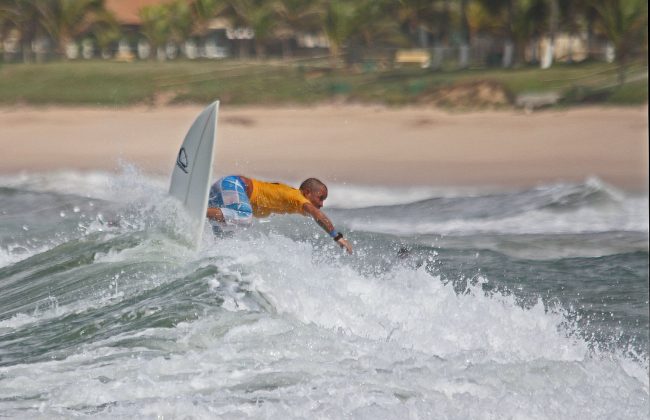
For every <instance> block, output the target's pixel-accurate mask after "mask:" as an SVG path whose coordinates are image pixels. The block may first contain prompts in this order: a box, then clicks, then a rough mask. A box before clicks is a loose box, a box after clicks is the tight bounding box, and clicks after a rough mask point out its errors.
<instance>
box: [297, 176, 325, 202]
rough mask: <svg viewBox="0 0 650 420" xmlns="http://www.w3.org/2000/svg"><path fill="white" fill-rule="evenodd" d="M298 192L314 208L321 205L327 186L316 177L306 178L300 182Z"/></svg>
mask: <svg viewBox="0 0 650 420" xmlns="http://www.w3.org/2000/svg"><path fill="white" fill-rule="evenodd" d="M300 192H301V193H302V195H304V196H305V198H307V200H309V201H310V202H311V203H312V204H313V205H314V206H316V208H318V209H319V208H321V207H323V201H325V199H326V198H327V186H326V185H325V184H323V183H322V182H321V181H319V180H317V179H316V178H308V179H306V180H304V181H303V182H302V184H300Z"/></svg>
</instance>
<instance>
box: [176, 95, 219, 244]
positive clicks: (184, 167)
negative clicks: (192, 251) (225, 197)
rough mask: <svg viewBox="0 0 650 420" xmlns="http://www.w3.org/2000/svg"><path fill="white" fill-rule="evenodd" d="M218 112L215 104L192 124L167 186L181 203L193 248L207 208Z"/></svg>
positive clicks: (197, 240) (198, 236) (198, 238)
mask: <svg viewBox="0 0 650 420" xmlns="http://www.w3.org/2000/svg"><path fill="white" fill-rule="evenodd" d="M218 112H219V101H215V102H214V103H212V104H210V105H209V106H208V107H207V108H205V109H204V110H203V112H201V114H199V116H198V117H197V118H196V120H194V123H192V126H191V127H190V129H189V130H188V132H187V134H186V135H185V139H184V140H183V144H181V147H180V149H179V150H178V154H177V155H176V163H175V165H174V169H173V171H172V177H171V182H170V185H169V194H170V195H171V196H172V197H174V198H176V199H178V200H179V201H180V202H181V203H183V206H184V207H185V210H186V211H187V213H188V215H189V216H190V220H191V223H192V226H191V227H190V229H191V232H190V234H191V238H192V240H193V243H194V246H197V245H198V244H199V243H200V242H201V235H202V233H203V225H204V223H205V219H206V217H205V213H206V211H207V208H208V194H209V191H210V181H211V180H212V162H213V160H214V145H215V143H216V133H217V114H218Z"/></svg>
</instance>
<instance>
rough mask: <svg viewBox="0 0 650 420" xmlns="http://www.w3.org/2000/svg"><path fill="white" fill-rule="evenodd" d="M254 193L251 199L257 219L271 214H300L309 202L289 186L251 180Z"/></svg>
mask: <svg viewBox="0 0 650 420" xmlns="http://www.w3.org/2000/svg"><path fill="white" fill-rule="evenodd" d="M251 181H252V182H253V192H252V193H251V196H250V197H249V199H250V202H251V206H252V207H253V215H254V216H255V217H267V216H269V215H270V214H276V213H279V214H282V213H300V214H304V211H303V209H302V206H303V205H304V204H305V203H309V200H307V199H306V198H305V196H304V195H302V193H301V192H300V190H297V189H295V188H291V187H290V186H288V185H284V184H278V183H271V182H263V181H258V180H256V179H251Z"/></svg>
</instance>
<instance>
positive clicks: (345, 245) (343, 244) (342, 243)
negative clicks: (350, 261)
mask: <svg viewBox="0 0 650 420" xmlns="http://www.w3.org/2000/svg"><path fill="white" fill-rule="evenodd" d="M336 243H337V244H339V246H340V247H341V248H344V249H345V250H346V251H347V252H348V254H350V255H351V254H352V245H350V243H349V242H348V241H347V240H345V238H340V239H339V240H338V241H336Z"/></svg>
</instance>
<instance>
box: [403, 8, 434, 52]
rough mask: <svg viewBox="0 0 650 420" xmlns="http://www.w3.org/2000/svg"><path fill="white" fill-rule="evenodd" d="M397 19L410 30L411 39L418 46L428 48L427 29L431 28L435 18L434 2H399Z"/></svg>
mask: <svg viewBox="0 0 650 420" xmlns="http://www.w3.org/2000/svg"><path fill="white" fill-rule="evenodd" d="M396 6H397V19H398V20H399V22H401V23H404V24H405V25H406V27H407V28H408V32H409V35H410V36H411V38H412V39H413V38H415V39H416V42H417V45H418V46H419V47H421V48H424V47H426V39H425V28H426V27H428V26H430V23H431V22H432V21H433V17H434V10H433V6H434V2H433V1H432V0H397V5H396Z"/></svg>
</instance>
